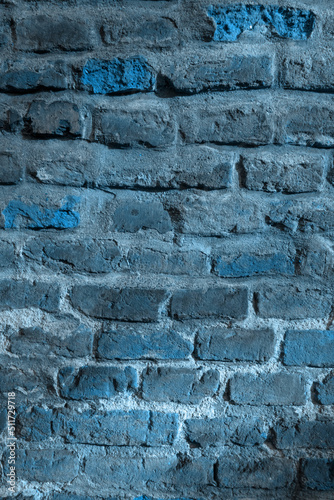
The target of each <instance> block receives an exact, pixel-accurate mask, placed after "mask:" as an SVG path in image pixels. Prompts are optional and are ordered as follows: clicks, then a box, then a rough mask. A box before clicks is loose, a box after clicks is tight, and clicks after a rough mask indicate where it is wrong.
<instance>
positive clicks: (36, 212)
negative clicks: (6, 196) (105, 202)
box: [2, 196, 80, 229]
mask: <svg viewBox="0 0 334 500" xmlns="http://www.w3.org/2000/svg"><path fill="white" fill-rule="evenodd" d="M78 201H79V198H78V197H77V196H68V197H67V201H66V203H65V204H64V205H63V206H62V207H61V208H59V209H49V208H47V209H45V210H43V209H41V208H39V207H38V206H37V205H26V204H25V203H23V202H22V201H20V200H12V201H10V202H9V203H8V205H7V207H6V208H5V209H4V210H3V212H2V214H3V215H4V217H5V229H14V228H16V225H15V220H16V218H17V217H20V218H23V219H24V220H25V221H26V222H25V224H24V226H23V227H26V228H27V229H70V228H74V227H77V226H78V225H79V223H80V214H79V213H78V212H76V211H74V210H73V208H74V206H75V205H76V204H77V203H78ZM21 227H22V226H21Z"/></svg>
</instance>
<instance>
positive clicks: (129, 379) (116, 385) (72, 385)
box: [58, 366, 137, 400]
mask: <svg viewBox="0 0 334 500" xmlns="http://www.w3.org/2000/svg"><path fill="white" fill-rule="evenodd" d="M58 383H59V387H60V393H61V396H62V397H63V398H66V399H74V400H76V399H77V400H80V399H97V398H111V397H114V396H116V395H117V394H118V393H125V392H126V391H131V390H133V389H135V388H136V387H137V372H136V370H134V369H133V368H131V367H129V366H127V367H125V368H121V367H114V366H83V367H81V368H79V369H78V368H73V367H70V366H69V367H65V368H62V369H61V370H59V375H58Z"/></svg>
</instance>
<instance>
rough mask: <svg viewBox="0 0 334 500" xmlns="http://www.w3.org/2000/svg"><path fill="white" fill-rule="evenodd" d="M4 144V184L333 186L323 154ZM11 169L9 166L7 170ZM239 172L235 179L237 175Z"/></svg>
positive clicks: (291, 189)
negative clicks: (26, 182)
mask: <svg viewBox="0 0 334 500" xmlns="http://www.w3.org/2000/svg"><path fill="white" fill-rule="evenodd" d="M22 147H23V144H22V143H21V141H18V140H16V139H15V138H14V140H6V141H4V142H3V145H2V146H1V150H0V184H3V185H11V184H12V185H15V184H18V183H20V182H23V181H24V180H26V181H28V182H34V181H37V182H38V183H42V184H46V185H52V184H54V185H63V186H73V187H78V188H79V187H89V188H100V189H105V188H122V189H123V188H129V189H142V190H149V189H156V190H157V191H158V190H161V191H167V190H173V189H175V190H176V189H184V188H196V189H205V190H210V189H212V190H219V189H228V188H231V187H234V188H237V187H238V186H237V185H236V184H237V182H235V181H234V180H233V178H234V177H237V178H238V179H237V181H238V184H239V186H240V187H241V188H242V189H243V190H247V191H249V192H253V191H261V192H266V193H275V192H278V193H284V194H295V193H311V192H314V193H316V192H318V191H321V190H322V189H323V187H324V181H325V178H326V177H327V181H328V182H329V183H330V184H333V182H334V181H333V168H332V164H333V159H332V157H331V156H328V154H327V153H325V152H320V151H317V152H313V151H309V150H308V151H305V150H303V151H302V152H298V151H296V149H295V148H289V147H288V148H287V149H286V150H285V151H282V150H281V149H279V153H280V154H279V155H278V154H277V153H278V148H273V149H270V150H269V151H268V150H260V151H257V152H254V151H253V150H249V149H248V150H241V151H239V150H236V151H235V152H233V153H232V152H231V151H227V150H226V149H223V148H222V147H219V146H216V147H214V146H213V147H212V146H183V147H178V148H176V149H174V148H172V149H169V150H167V151H160V150H157V151H154V150H153V151H152V150H150V149H149V150H139V149H134V150H127V151H120V150H118V149H114V150H112V149H105V148H104V147H103V146H100V145H98V144H85V145H83V144H78V143H77V142H74V143H69V144H68V143H65V144H64V143H62V142H60V144H59V142H58V141H57V142H56V143H53V144H52V147H50V144H49V143H48V141H41V142H39V144H38V147H36V143H35V142H34V141H25V142H24V148H25V149H24V156H23V152H22V150H21V148H22ZM8 167H10V168H8ZM236 171H237V175H235V172H236Z"/></svg>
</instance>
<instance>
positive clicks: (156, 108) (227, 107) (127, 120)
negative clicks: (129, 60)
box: [0, 92, 334, 148]
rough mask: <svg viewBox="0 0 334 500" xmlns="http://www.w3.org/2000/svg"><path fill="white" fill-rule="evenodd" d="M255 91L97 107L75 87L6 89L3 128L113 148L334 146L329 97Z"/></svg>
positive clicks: (124, 100) (0, 117)
mask: <svg viewBox="0 0 334 500" xmlns="http://www.w3.org/2000/svg"><path fill="white" fill-rule="evenodd" d="M252 95H253V97H254V98H253V99H252V100H251V99H250V98H248V97H247V96H245V95H243V96H240V95H238V97H237V98H235V97H234V96H232V98H233V99H232V98H231V95H229V96H228V97H225V96H224V97H222V95H221V94H219V95H218V96H217V97H215V99H214V100H212V97H211V96H200V97H198V96H191V97H177V98H175V100H174V101H173V103H175V106H176V107H177V109H175V110H174V109H173V108H174V105H172V106H169V105H168V104H167V103H166V101H165V100H162V99H160V100H159V99H158V98H156V97H153V96H147V95H145V96H141V97H139V98H138V97H136V98H134V97H133V96H128V97H123V96H122V97H119V98H117V99H116V100H115V99H113V100H111V101H110V100H108V101H105V100H102V101H101V102H99V104H98V105H97V106H95V108H94V105H93V104H92V103H90V102H88V101H87V98H86V97H85V100H83V99H84V98H79V97H78V96H77V95H76V94H75V96H74V95H73V94H71V93H69V94H67V95H64V96H62V98H61V100H53V101H52V102H49V101H47V100H44V99H43V98H40V99H36V98H35V99H34V100H33V101H32V102H31V101H30V102H27V97H28V96H24V97H20V98H18V97H11V98H9V96H6V99H3V101H2V102H1V104H0V129H1V130H2V131H4V132H16V133H17V132H21V133H22V134H23V136H24V137H32V138H33V137H36V138H40V139H43V138H61V137H67V138H72V139H75V138H76V139H84V140H87V141H90V142H98V143H102V144H105V145H107V146H109V147H113V146H117V147H118V146H123V147H133V146H149V147H167V146H171V145H173V144H176V139H177V137H181V138H182V140H183V142H184V144H202V143H205V142H212V143H215V144H225V145H238V146H261V145H266V144H281V145H283V144H291V145H294V146H310V147H320V148H333V145H334V131H333V112H334V107H333V103H332V100H331V98H330V97H329V96H322V98H321V100H319V99H318V98H315V97H316V96H315V95H314V94H311V95H309V99H308V101H307V102H306V103H305V100H304V99H302V98H301V97H300V95H299V96H298V98H292V97H291V95H289V93H284V94H283V95H280V96H278V97H276V98H270V99H268V96H266V97H265V99H266V100H268V101H269V102H268V103H266V104H264V103H263V98H264V94H263V93H262V92H261V93H260V92H258V93H254V92H253V93H252ZM255 96H256V97H255ZM73 97H75V100H76V102H72V99H73ZM100 99H104V98H100ZM194 99H196V106H194ZM125 108H126V110H125ZM305 116H307V117H308V120H307V121H306V120H305Z"/></svg>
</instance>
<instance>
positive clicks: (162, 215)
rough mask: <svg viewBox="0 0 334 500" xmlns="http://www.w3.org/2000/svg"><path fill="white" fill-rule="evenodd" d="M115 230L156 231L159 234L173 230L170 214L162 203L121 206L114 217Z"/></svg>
mask: <svg viewBox="0 0 334 500" xmlns="http://www.w3.org/2000/svg"><path fill="white" fill-rule="evenodd" d="M113 222H114V230H115V231H119V232H129V233H135V232H137V231H139V230H140V229H156V230H157V231H158V232H159V233H167V232H168V231H171V230H172V224H171V220H170V217H169V215H168V212H167V211H166V210H164V208H163V206H162V204H161V203H158V202H151V203H140V202H135V201H133V202H128V203H124V204H121V205H119V206H118V207H117V208H116V210H115V212H114V215H113Z"/></svg>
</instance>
